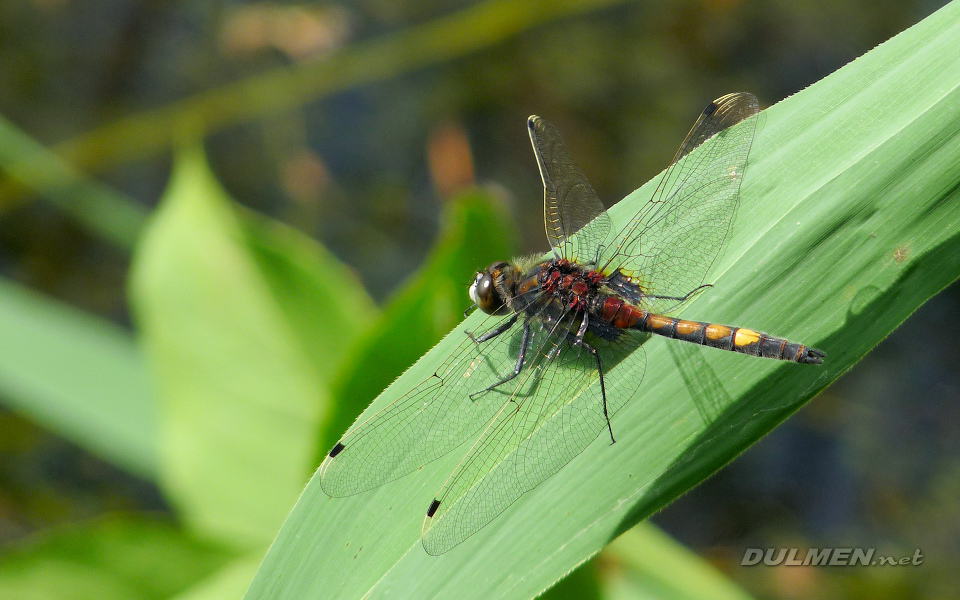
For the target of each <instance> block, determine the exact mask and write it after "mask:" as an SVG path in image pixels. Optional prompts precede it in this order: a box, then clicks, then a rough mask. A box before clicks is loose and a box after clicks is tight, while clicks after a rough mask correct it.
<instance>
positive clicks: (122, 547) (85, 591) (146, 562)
mask: <svg viewBox="0 0 960 600" xmlns="http://www.w3.org/2000/svg"><path fill="white" fill-rule="evenodd" d="M231 558H232V557H231V555H230V554H229V553H228V552H226V551H225V550H224V549H223V548H218V547H216V546H213V545H211V544H208V543H201V542H198V541H197V540H196V539H193V538H191V537H189V536H187V535H185V534H184V533H183V532H182V531H179V530H177V529H176V528H175V527H173V526H172V525H170V524H168V523H163V522H158V521H154V520H151V519H148V518H145V517H111V518H108V519H101V520H98V521H94V522H90V523H85V524H83V525H80V526H74V527H69V528H63V529H58V530H54V531H49V532H46V533H43V534H40V535H38V536H36V537H35V538H33V539H30V540H27V541H25V542H21V543H19V544H16V545H14V546H11V547H8V548H5V549H4V551H3V552H2V553H0V598H11V599H12V598H16V599H18V600H46V599H49V600H87V599H90V600H112V599H114V598H116V599H117V600H121V599H122V600H139V599H142V600H154V599H157V598H168V597H170V596H172V595H174V594H178V593H180V592H182V591H183V590H186V589H188V588H190V587H191V586H193V585H194V584H195V582H196V581H198V580H200V579H202V578H205V577H207V576H209V575H210V574H212V573H215V572H216V571H217V570H218V569H220V568H221V567H222V566H223V565H225V564H227V563H228V561H230V560H231Z"/></svg>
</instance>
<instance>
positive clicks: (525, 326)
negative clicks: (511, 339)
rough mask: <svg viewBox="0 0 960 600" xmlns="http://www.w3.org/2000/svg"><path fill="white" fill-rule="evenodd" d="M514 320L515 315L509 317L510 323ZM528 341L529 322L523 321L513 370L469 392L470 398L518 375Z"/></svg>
mask: <svg viewBox="0 0 960 600" xmlns="http://www.w3.org/2000/svg"><path fill="white" fill-rule="evenodd" d="M516 320H517V317H516V315H514V317H513V318H511V319H510V321H511V323H512V322H513V321H516ZM497 329H499V327H498V328H497ZM487 333H490V332H489V331H488V332H487ZM498 333H503V331H500V332H498ZM485 335H487V334H486V333H485V334H483V335H482V336H480V338H483V337H484V336H485ZM495 335H496V334H495ZM490 337H493V336H490ZM480 338H477V339H478V340H479V339H480ZM487 339H489V338H487ZM529 342H530V323H524V324H523V335H521V336H520V351H519V352H517V362H516V364H515V365H514V366H513V372H512V373H510V374H509V375H507V376H506V377H504V378H503V379H501V380H500V381H497V382H494V383H492V384H490V385H488V386H487V387H485V388H483V389H482V390H480V391H479V392H473V393H472V394H470V399H471V400H473V398H474V397H475V396H479V395H480V394H482V393H484V392H489V391H490V390H492V389H493V388H495V387H497V386H500V385H503V384H505V383H506V382H508V381H510V380H511V379H513V378H514V377H516V376H517V375H519V374H520V370H521V369H523V360H524V358H526V356H527V345H528V344H529Z"/></svg>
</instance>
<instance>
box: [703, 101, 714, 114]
mask: <svg viewBox="0 0 960 600" xmlns="http://www.w3.org/2000/svg"><path fill="white" fill-rule="evenodd" d="M716 110H717V103H716V102H711V103H710V104H708V105H707V107H706V108H705V109H703V114H704V115H706V116H708V117H709V116H710V115H712V114H713V113H714V112H716Z"/></svg>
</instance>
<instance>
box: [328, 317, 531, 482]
mask: <svg viewBox="0 0 960 600" xmlns="http://www.w3.org/2000/svg"><path fill="white" fill-rule="evenodd" d="M507 319H509V317H488V318H487V319H486V320H485V321H484V323H483V326H482V327H481V328H478V331H477V332H476V333H477V334H480V333H483V332H484V331H487V330H488V329H492V328H493V327H495V326H497V325H499V324H502V323H503V322H504V321H506V320H507ZM513 329H514V330H515V329H516V326H514V328H513ZM514 330H511V331H505V332H504V333H502V334H500V335H499V336H497V337H495V338H493V339H491V340H488V341H487V342H484V343H483V344H480V345H478V344H477V343H476V342H474V341H473V340H471V339H470V338H469V337H467V336H466V335H463V334H462V333H459V332H454V333H453V335H461V336H463V340H462V341H461V342H460V344H459V345H458V346H457V348H456V349H455V350H454V351H453V352H451V353H450V355H449V356H448V357H447V358H446V360H444V362H443V364H442V365H441V366H440V368H438V369H437V370H436V371H435V372H434V374H433V375H431V376H430V377H428V378H427V379H425V380H424V381H423V382H421V383H420V384H419V385H417V386H416V387H414V388H413V389H411V390H410V391H409V392H407V393H406V394H404V395H403V396H401V397H400V398H398V399H397V400H396V401H394V402H393V403H392V404H390V405H389V406H387V407H385V408H383V409H382V410H380V411H379V412H378V413H376V414H374V415H373V416H371V417H370V418H368V419H367V420H366V421H364V422H362V423H360V424H359V425H357V426H355V427H354V428H353V429H352V430H351V431H350V432H348V433H347V434H346V435H345V436H344V437H343V438H342V439H341V440H340V442H338V444H337V445H336V446H335V447H334V450H333V451H331V452H330V454H331V455H334V456H331V455H328V456H327V457H326V458H325V459H324V461H323V463H322V464H321V465H320V486H321V487H322V488H323V491H324V492H326V493H327V494H329V495H331V496H350V495H353V494H358V493H360V492H363V491H365V490H369V489H372V488H375V487H378V486H381V485H383V484H385V483H387V482H389V481H393V480H394V479H397V478H399V477H402V476H403V475H406V474H407V473H410V472H412V471H415V470H416V469H418V468H420V467H421V466H423V465H425V464H426V463H428V462H431V461H433V460H435V459H437V458H440V457H441V456H443V455H444V454H446V453H448V452H450V451H451V450H453V449H454V448H456V447H457V446H459V445H460V444H461V443H463V442H464V441H465V440H467V439H468V438H469V437H470V436H471V435H475V434H476V433H477V432H479V431H480V429H482V428H483V426H484V424H485V423H486V422H487V421H489V420H490V419H491V418H492V417H493V415H495V414H496V413H497V411H498V410H500V408H501V404H500V403H499V402H497V398H495V397H489V396H488V395H483V396H477V397H475V398H474V399H471V398H470V394H471V393H474V392H477V391H480V390H482V389H484V388H485V387H487V386H489V385H491V384H492V383H494V382H495V381H497V380H498V379H499V378H500V377H501V374H505V373H509V372H510V370H511V369H513V361H514V360H515V357H516V351H511V349H510V348H509V346H510V345H511V344H512V345H514V346H515V345H517V338H518V336H517V335H516V332H515V331H514ZM511 356H513V357H514V358H510V357H511ZM341 447H342V448H341ZM338 449H339V451H338Z"/></svg>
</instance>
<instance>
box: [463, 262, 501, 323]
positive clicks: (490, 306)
mask: <svg viewBox="0 0 960 600" xmlns="http://www.w3.org/2000/svg"><path fill="white" fill-rule="evenodd" d="M470 299H471V300H473V301H474V302H476V303H477V306H478V307H480V310H482V311H483V312H485V313H487V314H488V315H495V314H497V313H498V312H499V311H500V310H502V309H503V307H504V303H503V297H502V296H500V292H499V291H497V286H496V285H494V283H493V276H492V275H491V274H490V273H489V272H483V273H477V278H476V279H474V281H473V285H471V286H470Z"/></svg>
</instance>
